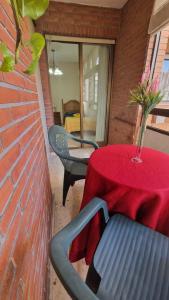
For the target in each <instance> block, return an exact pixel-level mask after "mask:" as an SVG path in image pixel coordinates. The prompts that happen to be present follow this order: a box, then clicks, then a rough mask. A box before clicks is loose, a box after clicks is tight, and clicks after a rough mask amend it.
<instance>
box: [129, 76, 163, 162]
mask: <svg viewBox="0 0 169 300" xmlns="http://www.w3.org/2000/svg"><path fill="white" fill-rule="evenodd" d="M130 95H131V100H130V104H137V105H140V106H141V110H142V112H141V122H140V129H139V135H138V139H137V151H136V156H135V157H134V158H132V161H134V162H138V163H140V162H142V159H141V149H142V144H143V138H144V133H145V129H146V122H147V118H148V115H149V113H150V112H151V110H152V109H153V108H154V107H155V106H156V105H157V104H159V103H160V101H161V100H162V99H163V94H162V93H161V91H160V90H159V78H158V77H157V78H155V79H151V78H150V72H146V73H144V74H143V76H142V80H141V82H140V83H139V85H138V86H137V87H136V88H135V89H134V90H132V91H131V92H130Z"/></svg>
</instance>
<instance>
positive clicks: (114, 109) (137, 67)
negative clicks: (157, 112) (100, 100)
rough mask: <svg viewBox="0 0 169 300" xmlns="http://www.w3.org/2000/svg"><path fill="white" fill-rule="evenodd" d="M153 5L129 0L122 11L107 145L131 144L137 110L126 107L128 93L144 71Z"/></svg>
mask: <svg viewBox="0 0 169 300" xmlns="http://www.w3.org/2000/svg"><path fill="white" fill-rule="evenodd" d="M153 4H154V0H149V1H147V0H129V1H128V2H127V4H126V5H125V6H124V8H123V9H122V20H121V28H120V35H119V38H118V40H117V45H116V52H115V63H114V70H113V72H114V76H113V77H114V78H113V82H114V84H113V87H112V101H111V107H110V121H109V143H132V142H133V139H134V134H135V123H136V119H137V109H136V108H132V107H128V101H129V98H130V96H129V93H130V90H131V89H132V88H134V87H135V86H136V85H137V84H138V82H139V81H140V79H141V75H142V72H143V70H144V66H145V62H146V54H147V49H148V43H149V36H148V34H147V33H148V25H149V20H150V16H151V12H152V8H153Z"/></svg>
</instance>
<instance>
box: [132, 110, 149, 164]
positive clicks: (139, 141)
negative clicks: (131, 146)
mask: <svg viewBox="0 0 169 300" xmlns="http://www.w3.org/2000/svg"><path fill="white" fill-rule="evenodd" d="M147 117H148V113H146V112H144V111H143V112H142V116H141V122H140V128H139V134H138V139H137V147H136V153H135V156H134V157H132V159H131V160H132V161H133V162H135V163H142V162H143V160H142V157H141V154H142V148H143V140H144V134H145V130H146V123H147Z"/></svg>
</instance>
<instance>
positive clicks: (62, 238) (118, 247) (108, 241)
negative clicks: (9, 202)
mask: <svg viewBox="0 0 169 300" xmlns="http://www.w3.org/2000/svg"><path fill="white" fill-rule="evenodd" d="M99 210H102V212H103V215H104V219H105V223H106V227H105V229H104V232H103V235H102V238H101V240H100V242H99V244H98V247H97V249H96V252H95V255H94V259H93V264H92V266H91V267H90V268H89V272H88V275H87V280H86V282H87V284H86V283H84V282H83V281H82V280H81V278H80V277H79V275H78V273H77V272H76V271H75V269H74V268H73V267H72V265H71V263H70V262H69V259H68V254H67V252H68V249H69V247H70V245H71V243H72V241H73V240H74V238H75V237H76V236H77V235H78V234H79V233H80V232H81V231H82V230H83V228H84V227H85V226H86V224H87V223H88V222H89V221H90V220H91V219H92V217H93V216H94V215H95V214H96V213H97V212H98V211H99ZM50 256H51V261H52V264H53V267H54V269H55V271H56V273H57V275H58V277H59V278H60V280H61V281H62V283H63V285H64V287H65V289H66V290H67V292H68V293H69V295H70V296H71V297H72V299H77V300H98V299H100V300H168V299H169V238H167V237H166V236H164V235H162V234H160V233H158V232H155V231H153V230H152V229H150V228H148V227H146V226H144V225H141V224H139V223H137V222H135V221H132V220H130V219H129V218H127V217H125V216H122V215H120V214H116V215H114V216H113V217H111V218H109V216H108V211H107V206H106V203H105V201H103V200H101V199H99V198H94V199H93V201H91V202H90V203H89V204H88V205H87V206H86V207H85V208H84V209H83V210H82V211H81V212H80V213H79V215H78V216H77V217H76V218H75V219H74V220H73V221H72V222H71V223H70V224H68V225H67V226H66V227H65V228H64V229H63V230H61V231H60V232H59V233H58V234H56V236H55V237H54V238H53V239H52V241H51V244H50ZM89 287H90V288H89Z"/></svg>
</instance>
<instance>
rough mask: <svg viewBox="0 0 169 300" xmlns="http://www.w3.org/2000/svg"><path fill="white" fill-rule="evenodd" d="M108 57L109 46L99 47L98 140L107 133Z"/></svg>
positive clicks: (101, 140)
mask: <svg viewBox="0 0 169 300" xmlns="http://www.w3.org/2000/svg"><path fill="white" fill-rule="evenodd" d="M108 59H109V52H108V47H107V46H100V47H99V72H98V101H97V121H96V141H98V142H103V141H104V134H105V125H106V107H107V80H108Z"/></svg>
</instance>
